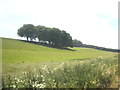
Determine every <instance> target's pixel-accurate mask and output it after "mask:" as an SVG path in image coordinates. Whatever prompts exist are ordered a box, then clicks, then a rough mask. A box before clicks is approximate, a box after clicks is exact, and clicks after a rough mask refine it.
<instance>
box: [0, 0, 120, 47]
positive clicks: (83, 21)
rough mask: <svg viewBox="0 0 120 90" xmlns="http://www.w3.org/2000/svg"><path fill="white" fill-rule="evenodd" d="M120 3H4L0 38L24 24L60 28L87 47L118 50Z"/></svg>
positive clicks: (33, 0) (92, 0) (0, 4)
mask: <svg viewBox="0 0 120 90" xmlns="http://www.w3.org/2000/svg"><path fill="white" fill-rule="evenodd" d="M118 1H119V0H0V37H6V38H16V39H24V38H21V37H18V35H17V30H18V29H19V28H20V27H22V26H23V24H33V25H35V26H37V25H43V26H46V27H51V28H52V27H56V28H59V29H60V30H65V31H66V32H68V33H70V35H71V36H72V38H73V39H77V40H80V41H81V42H82V43H84V44H90V45H96V46H101V47H106V48H113V49H117V48H118Z"/></svg>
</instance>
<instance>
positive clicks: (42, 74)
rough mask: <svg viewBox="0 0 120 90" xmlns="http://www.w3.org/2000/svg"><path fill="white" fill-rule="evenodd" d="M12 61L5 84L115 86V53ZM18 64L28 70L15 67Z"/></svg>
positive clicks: (116, 82)
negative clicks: (49, 60) (51, 60)
mask: <svg viewBox="0 0 120 90" xmlns="http://www.w3.org/2000/svg"><path fill="white" fill-rule="evenodd" d="M14 65H16V66H11V67H9V69H11V70H12V71H11V72H6V73H7V74H6V73H3V87H4V88H118V56H114V57H113V58H103V57H98V58H93V59H91V60H90V59H88V60H82V61H79V60H74V61H66V62H61V63H49V64H36V65H35V64H27V63H23V64H22V63H21V66H20V64H19V65H17V64H14ZM34 65H35V66H36V67H34ZM20 67H21V69H23V68H24V67H26V68H29V70H28V69H26V70H24V71H20V72H19V71H16V70H19V68H20Z"/></svg>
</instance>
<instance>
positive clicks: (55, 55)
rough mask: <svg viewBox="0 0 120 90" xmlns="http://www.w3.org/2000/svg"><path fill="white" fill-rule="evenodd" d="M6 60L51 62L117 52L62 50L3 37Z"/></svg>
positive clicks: (88, 49) (3, 50)
mask: <svg viewBox="0 0 120 90" xmlns="http://www.w3.org/2000/svg"><path fill="white" fill-rule="evenodd" d="M2 46H3V47H2V52H3V57H2V58H3V63H4V62H50V61H58V62H59V61H64V60H74V59H77V60H78V59H87V58H93V57H98V56H103V57H108V56H113V55H114V54H115V53H112V52H106V51H100V50H95V49H90V48H71V49H73V50H76V51H69V50H60V49H55V48H49V47H45V46H41V45H35V44H31V43H27V42H22V41H19V40H14V39H7V38H3V39H2Z"/></svg>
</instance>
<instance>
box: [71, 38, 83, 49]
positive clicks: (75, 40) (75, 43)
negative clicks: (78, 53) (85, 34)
mask: <svg viewBox="0 0 120 90" xmlns="http://www.w3.org/2000/svg"><path fill="white" fill-rule="evenodd" d="M73 46H74V47H81V46H83V43H82V42H81V41H79V40H77V39H74V40H73Z"/></svg>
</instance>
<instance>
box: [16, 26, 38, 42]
mask: <svg viewBox="0 0 120 90" xmlns="http://www.w3.org/2000/svg"><path fill="white" fill-rule="evenodd" d="M17 34H18V36H21V37H26V38H27V41H28V38H30V40H32V39H35V38H36V28H35V26H34V25H32V24H24V25H23V26H22V27H21V28H19V29H18V32H17Z"/></svg>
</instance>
